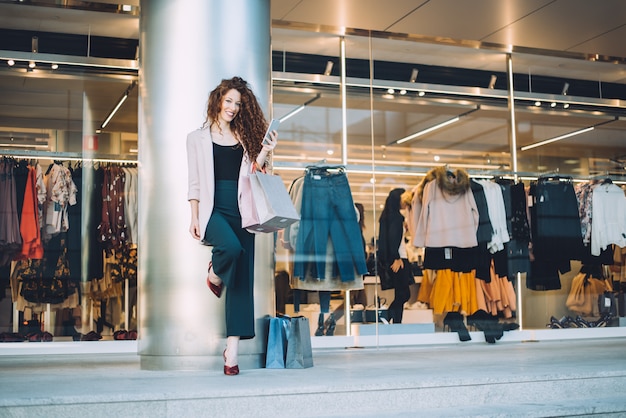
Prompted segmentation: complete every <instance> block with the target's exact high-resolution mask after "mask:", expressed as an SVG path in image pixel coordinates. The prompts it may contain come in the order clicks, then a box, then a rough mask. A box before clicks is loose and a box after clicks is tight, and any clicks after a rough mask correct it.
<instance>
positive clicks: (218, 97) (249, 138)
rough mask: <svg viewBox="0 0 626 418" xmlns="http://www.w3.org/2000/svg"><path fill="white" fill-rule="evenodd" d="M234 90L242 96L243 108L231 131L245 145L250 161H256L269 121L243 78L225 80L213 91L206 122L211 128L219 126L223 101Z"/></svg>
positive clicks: (232, 124) (231, 125)
mask: <svg viewBox="0 0 626 418" xmlns="http://www.w3.org/2000/svg"><path fill="white" fill-rule="evenodd" d="M233 89H234V90H237V91H238V92H239V93H240V94H241V107H240V109H239V113H237V116H236V117H235V118H234V119H233V120H232V122H230V129H231V131H232V132H233V133H234V134H235V136H236V137H237V138H238V139H239V141H240V142H241V144H242V145H243V148H244V149H245V150H246V152H247V153H248V155H249V157H250V160H251V161H255V160H256V157H257V156H258V155H259V152H261V148H263V145H262V144H261V142H262V141H263V135H265V131H266V130H267V121H266V120H265V116H264V115H263V111H262V110H261V106H260V105H259V102H258V100H257V98H256V96H255V95H254V93H253V92H252V90H251V89H250V87H248V83H247V82H246V81H245V80H244V79H243V78H241V77H233V78H231V79H224V80H222V82H221V83H220V84H219V85H218V86H217V87H215V89H213V91H212V92H211V94H210V95H209V104H208V106H207V118H206V121H207V122H210V124H211V125H210V126H213V125H214V124H215V125H218V122H217V117H218V115H219V113H220V110H221V107H222V100H223V99H224V96H225V95H226V93H228V92H229V91H230V90H233ZM218 127H219V125H218Z"/></svg>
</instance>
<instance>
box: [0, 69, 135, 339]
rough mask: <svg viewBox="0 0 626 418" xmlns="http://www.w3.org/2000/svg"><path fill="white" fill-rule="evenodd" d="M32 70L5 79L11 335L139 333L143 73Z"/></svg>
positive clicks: (3, 318) (5, 309)
mask: <svg viewBox="0 0 626 418" xmlns="http://www.w3.org/2000/svg"><path fill="white" fill-rule="evenodd" d="M79 61H80V60H79ZM23 65H24V63H23V62H21V61H18V62H16V63H15V64H14V65H13V66H10V67H9V68H6V69H4V70H3V72H2V75H1V76H0V83H1V84H2V88H3V95H2V109H3V114H2V120H3V121H4V122H3V124H2V127H1V128H0V132H1V133H0V136H1V139H0V154H2V155H3V159H2V161H1V163H2V172H3V176H2V185H3V187H2V191H1V197H0V201H2V210H1V212H0V213H1V215H0V216H2V218H3V219H2V222H3V225H5V226H6V228H3V229H2V230H3V232H4V233H5V234H6V235H4V236H3V237H2V238H0V241H1V242H2V246H1V248H0V258H2V263H1V264H2V267H0V279H1V281H2V292H3V294H2V298H0V332H2V333H3V334H2V335H3V337H2V338H3V340H5V341H10V340H20V339H26V340H28V341H50V340H54V341H84V340H88V341H95V340H101V339H102V340H113V339H136V329H137V314H136V300H137V276H136V270H137V264H136V252H137V238H138V237H137V235H138V231H137V223H136V220H137V206H136V205H137V195H136V194H137V168H136V164H135V163H136V161H137V91H136V89H134V87H135V84H136V80H137V73H136V70H134V69H133V65H132V64H130V63H129V65H128V67H127V68H125V69H122V68H119V69H117V70H112V69H110V68H106V66H103V67H101V68H100V69H97V68H95V67H94V66H85V67H83V68H82V69H81V66H80V64H75V65H64V64H59V65H56V66H55V67H54V68H50V66H49V65H48V64H47V63H42V62H38V63H36V65H35V66H34V68H30V69H26V68H22V66H23ZM17 80H20V82H19V83H16V81H17ZM122 97H123V98H124V100H123V101H122V100H121V98H122ZM118 101H122V103H121V104H120V106H119V107H118V108H117V109H116V110H115V112H113V111H112V109H114V108H115V107H117V106H116V105H117V103H119V102H118ZM109 116H110V117H109ZM37 226H40V228H37ZM37 230H38V231H37Z"/></svg>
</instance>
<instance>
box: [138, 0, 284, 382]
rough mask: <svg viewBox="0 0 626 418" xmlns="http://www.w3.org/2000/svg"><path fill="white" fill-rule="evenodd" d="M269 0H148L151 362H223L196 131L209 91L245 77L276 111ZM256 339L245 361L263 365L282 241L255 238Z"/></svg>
mask: <svg viewBox="0 0 626 418" xmlns="http://www.w3.org/2000/svg"><path fill="white" fill-rule="evenodd" d="M270 28H271V25H270V1H269V0H229V1H224V0H177V1H171V0H142V1H141V18H140V42H139V45H140V53H139V55H140V57H139V61H140V62H139V65H140V71H139V222H140V236H139V271H138V273H139V288H138V291H139V303H138V305H139V354H140V356H141V366H142V368H145V369H201V368H207V369H213V368H214V369H215V370H221V368H222V366H223V360H222V350H223V349H224V347H225V321H224V305H223V299H219V300H218V299H217V298H215V296H214V295H213V294H212V293H211V292H210V291H209V290H208V288H207V286H206V273H207V264H208V261H209V260H210V248H209V247H205V246H202V245H200V244H198V242H197V241H195V240H194V239H192V238H191V236H190V234H189V232H188V229H189V221H190V209H189V203H188V202H187V157H186V147H185V141H186V136H187V133H189V132H191V131H193V130H194V129H197V128H199V127H200V126H201V125H202V123H203V122H204V119H205V115H206V106H207V102H208V97H209V93H210V91H211V90H212V89H213V88H214V87H215V86H217V84H218V83H219V82H220V81H221V79H223V78H230V77H233V76H235V75H238V76H241V77H243V78H244V79H246V80H247V81H248V82H249V83H250V84H251V87H252V89H253V90H254V92H255V94H256V95H257V97H258V98H259V100H260V103H261V105H262V106H263V107H264V111H265V112H266V116H268V117H269V116H270V114H269V109H270V108H269V104H270V92H271V47H270ZM256 243H257V245H256V263H255V264H256V265H255V271H256V284H255V290H254V291H255V315H256V317H257V327H256V338H254V339H252V340H246V341H242V342H241V344H240V357H239V359H240V362H239V364H240V366H241V367H242V368H246V367H247V368H250V367H258V366H260V365H261V361H262V359H263V357H264V356H263V354H264V351H265V347H264V344H263V342H264V339H265V329H264V326H263V318H264V317H265V316H266V315H267V314H269V313H271V312H272V309H273V305H272V297H273V296H272V290H273V270H272V269H273V266H272V260H273V257H272V251H273V243H272V236H271V235H263V236H258V237H257V241H256Z"/></svg>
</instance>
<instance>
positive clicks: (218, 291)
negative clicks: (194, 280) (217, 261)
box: [206, 261, 224, 298]
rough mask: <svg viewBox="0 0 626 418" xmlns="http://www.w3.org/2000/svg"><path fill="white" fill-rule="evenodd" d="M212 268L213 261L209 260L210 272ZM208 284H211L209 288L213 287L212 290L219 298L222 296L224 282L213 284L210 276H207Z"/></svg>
mask: <svg viewBox="0 0 626 418" xmlns="http://www.w3.org/2000/svg"><path fill="white" fill-rule="evenodd" d="M212 268H213V261H209V270H208V272H209V274H210V273H211V269H212ZM206 284H207V286H209V289H211V292H213V294H214V295H215V296H217V297H218V298H220V297H221V296H222V289H223V288H224V283H220V284H213V283H212V282H211V281H210V280H209V276H207V278H206Z"/></svg>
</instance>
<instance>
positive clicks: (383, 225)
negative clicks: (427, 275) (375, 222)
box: [378, 189, 414, 324]
mask: <svg viewBox="0 0 626 418" xmlns="http://www.w3.org/2000/svg"><path fill="white" fill-rule="evenodd" d="M403 193H404V189H393V190H392V191H391V192H389V195H388V196H387V200H386V201H385V207H384V208H383V211H382V213H381V214H380V220H379V231H378V254H379V257H380V259H381V261H382V263H383V264H384V265H385V266H390V268H391V271H392V276H393V288H394V293H395V297H394V299H393V302H392V303H391V305H389V319H390V320H391V321H392V322H393V323H394V324H400V323H402V314H403V311H404V303H405V302H407V301H408V300H409V298H410V297H411V291H410V287H409V286H410V283H412V282H413V281H414V279H413V273H412V272H411V266H410V264H409V260H408V259H407V252H406V246H405V242H404V232H405V229H404V228H405V226H404V216H403V215H402V213H401V212H400V209H402V208H403V205H404V204H403V203H402V199H401V196H402V194H403Z"/></svg>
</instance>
